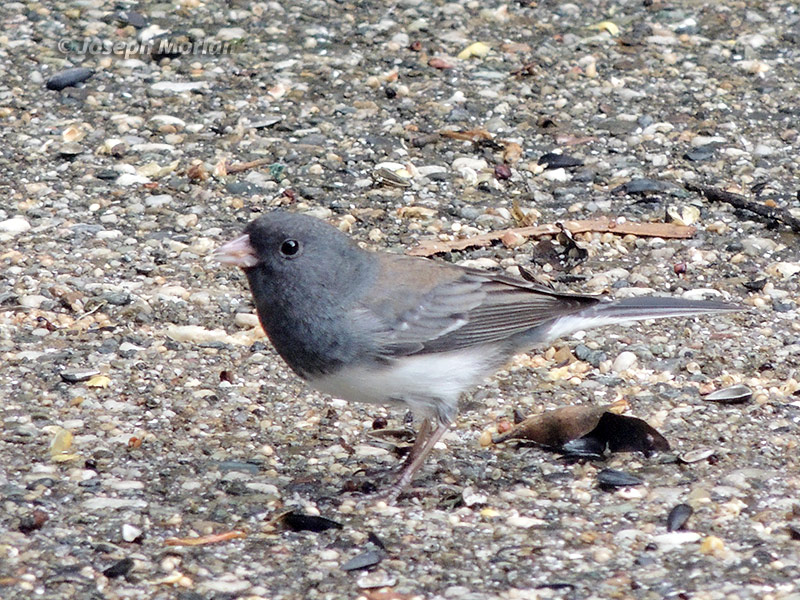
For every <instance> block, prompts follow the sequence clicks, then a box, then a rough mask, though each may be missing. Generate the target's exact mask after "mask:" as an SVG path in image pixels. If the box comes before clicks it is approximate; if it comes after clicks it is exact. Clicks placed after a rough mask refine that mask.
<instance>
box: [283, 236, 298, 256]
mask: <svg viewBox="0 0 800 600" xmlns="http://www.w3.org/2000/svg"><path fill="white" fill-rule="evenodd" d="M298 252H300V242H298V241H297V240H286V241H284V242H283V243H282V244H281V255H282V256H284V257H286V258H292V257H294V256H297V254H298Z"/></svg>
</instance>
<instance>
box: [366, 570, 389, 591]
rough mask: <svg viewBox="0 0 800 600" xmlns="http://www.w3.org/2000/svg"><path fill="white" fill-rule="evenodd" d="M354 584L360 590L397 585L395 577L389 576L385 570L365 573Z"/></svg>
mask: <svg viewBox="0 0 800 600" xmlns="http://www.w3.org/2000/svg"><path fill="white" fill-rule="evenodd" d="M356 585H358V587H360V588H361V589H362V590H368V589H374V588H391V587H393V586H395V585H397V578H396V577H392V576H390V575H389V574H388V573H386V572H385V571H381V570H378V571H375V572H374V573H365V574H364V575H362V576H361V577H359V578H358V581H356Z"/></svg>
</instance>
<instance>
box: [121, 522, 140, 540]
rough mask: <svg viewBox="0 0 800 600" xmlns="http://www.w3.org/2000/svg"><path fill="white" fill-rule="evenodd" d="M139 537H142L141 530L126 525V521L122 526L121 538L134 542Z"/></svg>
mask: <svg viewBox="0 0 800 600" xmlns="http://www.w3.org/2000/svg"><path fill="white" fill-rule="evenodd" d="M140 537H142V530H141V529H139V528H138V527H134V526H133V525H128V524H127V523H125V525H123V526H122V539H123V540H125V541H126V542H135V541H136V540H138V539H139V538H140Z"/></svg>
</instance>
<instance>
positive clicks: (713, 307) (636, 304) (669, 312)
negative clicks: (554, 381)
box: [541, 296, 742, 341]
mask: <svg viewBox="0 0 800 600" xmlns="http://www.w3.org/2000/svg"><path fill="white" fill-rule="evenodd" d="M738 310H742V307H741V306H737V305H735V304H728V303H725V302H717V301H714V300H686V299H684V298H672V297H669V296H641V297H637V298H624V299H622V300H615V301H613V302H600V303H598V304H594V305H592V306H590V307H588V308H584V309H582V310H580V311H578V312H575V313H572V314H569V315H564V316H562V317H559V318H557V319H555V320H554V321H553V322H552V323H551V324H550V326H549V327H548V328H547V329H546V333H545V335H544V336H542V340H541V341H547V340H553V339H556V338H559V337H563V336H565V335H569V334H571V333H574V332H576V331H580V330H582V329H594V328H595V327H604V326H606V325H615V324H617V323H628V322H631V321H646V320H648V319H664V318H667V317H689V316H692V315H702V314H707V313H725V312H734V311H738Z"/></svg>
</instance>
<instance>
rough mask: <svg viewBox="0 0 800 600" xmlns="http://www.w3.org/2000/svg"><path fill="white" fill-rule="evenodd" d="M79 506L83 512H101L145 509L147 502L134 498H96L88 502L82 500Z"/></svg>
mask: <svg viewBox="0 0 800 600" xmlns="http://www.w3.org/2000/svg"><path fill="white" fill-rule="evenodd" d="M81 506H82V507H83V508H84V509H85V510H97V511H102V510H106V509H109V508H112V509H113V508H146V507H147V502H145V501H144V500H138V499H135V498H106V497H104V496H96V497H94V498H90V499H89V500H84V501H83V502H82V503H81Z"/></svg>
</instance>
